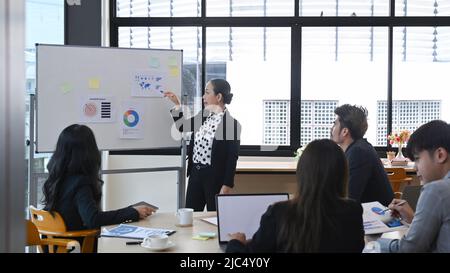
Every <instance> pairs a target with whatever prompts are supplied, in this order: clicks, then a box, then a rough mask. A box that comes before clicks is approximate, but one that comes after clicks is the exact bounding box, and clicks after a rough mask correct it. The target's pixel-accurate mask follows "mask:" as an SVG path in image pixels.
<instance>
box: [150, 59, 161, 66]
mask: <svg viewBox="0 0 450 273" xmlns="http://www.w3.org/2000/svg"><path fill="white" fill-rule="evenodd" d="M149 66H150V67H151V68H159V59H158V58H155V57H151V58H150V61H149Z"/></svg>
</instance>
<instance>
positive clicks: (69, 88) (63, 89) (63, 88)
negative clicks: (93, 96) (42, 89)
mask: <svg viewBox="0 0 450 273" xmlns="http://www.w3.org/2000/svg"><path fill="white" fill-rule="evenodd" d="M72 90H73V88H72V85H71V84H70V83H67V82H65V83H63V84H62V85H61V92H63V93H64V94H67V93H69V92H70V91H72Z"/></svg>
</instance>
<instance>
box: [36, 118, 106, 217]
mask: <svg viewBox="0 0 450 273" xmlns="http://www.w3.org/2000/svg"><path fill="white" fill-rule="evenodd" d="M100 166H101V156H100V151H99V150H98V147H97V143H96V141H95V137H94V134H93V132H92V130H91V129H90V128H89V127H87V126H85V125H78V124H73V125H70V126H68V127H66V128H65V129H64V130H63V131H62V132H61V134H60V135H59V138H58V142H57V144H56V150H55V152H54V153H53V155H52V157H51V158H50V161H49V162H48V164H47V169H48V172H49V177H48V179H47V180H46V181H45V183H44V189H43V191H44V200H43V201H44V204H45V207H46V209H48V210H49V211H54V209H55V205H56V202H57V201H58V194H59V188H60V186H61V184H62V183H63V182H64V180H65V179H67V178H68V177H70V176H76V175H81V176H86V177H89V178H90V181H92V189H93V191H94V198H95V200H97V201H98V202H100V199H101V195H102V193H101V186H102V184H103V181H101V180H100V179H99V170H100Z"/></svg>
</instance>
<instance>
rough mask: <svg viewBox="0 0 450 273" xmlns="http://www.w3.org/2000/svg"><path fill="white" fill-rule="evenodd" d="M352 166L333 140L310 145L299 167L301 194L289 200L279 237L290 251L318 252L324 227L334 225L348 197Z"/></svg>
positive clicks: (298, 182) (299, 192)
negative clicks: (337, 214)
mask: <svg viewBox="0 0 450 273" xmlns="http://www.w3.org/2000/svg"><path fill="white" fill-rule="evenodd" d="M347 185H348V166H347V159H346V158H345V154H344V152H343V151H342V149H341V148H340V147H339V146H338V145H337V144H336V143H334V141H332V140H330V139H321V140H314V141H312V142H311V143H309V144H308V145H307V146H306V148H305V150H304V151H303V153H302V155H301V156H300V159H299V161H298V164H297V186H298V187H297V193H296V196H295V197H294V198H293V199H292V200H291V201H289V203H288V204H289V205H288V209H287V212H286V215H285V217H284V222H283V223H282V225H281V229H280V232H279V234H278V242H282V243H283V244H286V245H285V247H286V248H285V251H287V252H318V251H319V247H320V243H321V241H320V240H321V237H322V235H323V234H322V227H323V226H325V225H333V217H331V216H330V215H329V214H330V211H331V212H332V211H333V210H334V209H335V208H336V207H337V206H338V203H340V202H341V200H344V199H346V198H347Z"/></svg>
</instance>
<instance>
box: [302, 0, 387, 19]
mask: <svg viewBox="0 0 450 273" xmlns="http://www.w3.org/2000/svg"><path fill="white" fill-rule="evenodd" d="M299 4H300V6H299V8H300V16H388V15H389V0H381V1H372V0H359V1H358V0H357V1H355V0H339V1H336V0H300V3H299Z"/></svg>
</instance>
